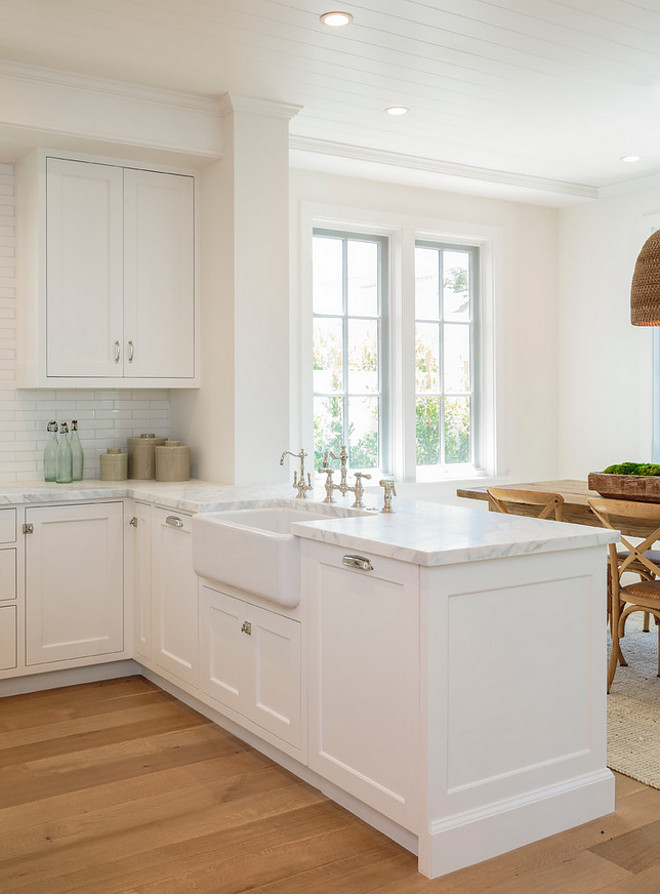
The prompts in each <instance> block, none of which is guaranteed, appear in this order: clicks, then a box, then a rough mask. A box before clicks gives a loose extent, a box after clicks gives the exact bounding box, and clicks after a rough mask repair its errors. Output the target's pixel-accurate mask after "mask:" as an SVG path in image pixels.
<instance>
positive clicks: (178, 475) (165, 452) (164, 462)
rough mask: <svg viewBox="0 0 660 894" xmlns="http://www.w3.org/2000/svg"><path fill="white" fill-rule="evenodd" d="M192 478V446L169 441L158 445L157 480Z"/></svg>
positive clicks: (184, 479)
mask: <svg viewBox="0 0 660 894" xmlns="http://www.w3.org/2000/svg"><path fill="white" fill-rule="evenodd" d="M189 478H190V447H185V446H184V447H182V446H180V445H179V444H178V442H174V443H173V442H172V441H168V442H167V444H164V445H163V446H162V447H161V446H158V447H156V481H188V479H189Z"/></svg>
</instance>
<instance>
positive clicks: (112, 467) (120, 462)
mask: <svg viewBox="0 0 660 894" xmlns="http://www.w3.org/2000/svg"><path fill="white" fill-rule="evenodd" d="M99 461H100V465H101V473H100V478H101V481H125V480H126V478H127V477H128V454H127V453H122V452H121V448H120V447H108V449H107V451H106V452H105V453H102V454H101V455H100V456H99Z"/></svg>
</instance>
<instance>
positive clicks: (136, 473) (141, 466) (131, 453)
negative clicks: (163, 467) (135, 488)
mask: <svg viewBox="0 0 660 894" xmlns="http://www.w3.org/2000/svg"><path fill="white" fill-rule="evenodd" d="M166 442H167V438H157V437H156V436H155V435H153V434H144V435H140V437H139V438H129V439H128V477H129V478H134V479H136V480H138V481H150V480H151V479H153V478H155V477H156V453H155V450H156V447H157V446H159V445H163V444H165V443H166Z"/></svg>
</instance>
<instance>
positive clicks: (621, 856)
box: [591, 820, 660, 875]
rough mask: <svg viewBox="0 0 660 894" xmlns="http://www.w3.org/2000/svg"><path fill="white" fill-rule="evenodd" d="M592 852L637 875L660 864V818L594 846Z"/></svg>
mask: <svg viewBox="0 0 660 894" xmlns="http://www.w3.org/2000/svg"><path fill="white" fill-rule="evenodd" d="M591 852H592V853H593V854H597V855H598V856H599V857H603V858H604V859H606V860H609V861H610V862H611V863H614V864H615V865H617V866H623V867H624V868H625V869H627V870H628V871H629V872H632V873H633V874H635V875H636V874H637V873H638V872H643V871H644V870H645V869H649V868H651V867H653V866H655V865H657V864H660V820H657V821H656V822H654V823H648V824H647V825H645V826H642V827H641V828H639V829H634V830H633V831H632V832H628V833H627V834H626V835H620V836H619V837H617V838H613V839H612V840H611V841H605V842H603V843H602V844H600V845H597V846H596V847H592V848H591Z"/></svg>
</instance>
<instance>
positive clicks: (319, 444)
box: [314, 397, 344, 469]
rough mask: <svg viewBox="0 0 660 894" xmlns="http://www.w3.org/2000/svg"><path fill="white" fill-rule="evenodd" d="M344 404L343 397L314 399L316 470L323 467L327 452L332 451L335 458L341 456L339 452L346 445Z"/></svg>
mask: <svg viewBox="0 0 660 894" xmlns="http://www.w3.org/2000/svg"><path fill="white" fill-rule="evenodd" d="M343 403H344V402H343V398H341V397H315V398H314V468H315V469H320V468H321V466H322V465H323V455H324V453H325V451H326V450H332V452H333V453H334V454H335V456H339V451H340V450H341V447H342V444H343V443H344V427H343V419H344V412H343Z"/></svg>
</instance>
